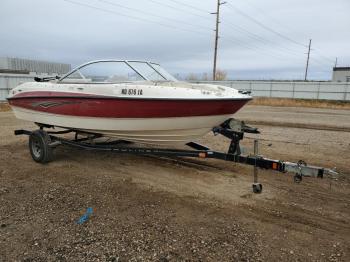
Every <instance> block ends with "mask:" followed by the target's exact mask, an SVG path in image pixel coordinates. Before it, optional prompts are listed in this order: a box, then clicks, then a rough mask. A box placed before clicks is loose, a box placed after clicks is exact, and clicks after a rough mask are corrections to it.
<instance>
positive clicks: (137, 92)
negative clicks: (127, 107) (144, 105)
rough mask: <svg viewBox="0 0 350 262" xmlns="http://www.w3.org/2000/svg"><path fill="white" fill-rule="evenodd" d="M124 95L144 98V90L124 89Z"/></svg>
mask: <svg viewBox="0 0 350 262" xmlns="http://www.w3.org/2000/svg"><path fill="white" fill-rule="evenodd" d="M122 95H133V96H136V95H138V96H142V95H143V90H142V89H128V88H123V89H122Z"/></svg>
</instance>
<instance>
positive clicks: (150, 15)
mask: <svg viewBox="0 0 350 262" xmlns="http://www.w3.org/2000/svg"><path fill="white" fill-rule="evenodd" d="M226 2H227V3H225V4H223V5H221V7H220V27H219V36H220V38H219V44H218V64H217V67H218V69H220V70H224V71H226V72H227V75H228V78H229V79H256V80H261V79H303V78H304V74H305V66H306V60H307V49H308V44H309V39H312V45H311V53H310V65H309V73H308V76H309V77H308V78H309V79H310V80H329V79H330V78H331V73H332V67H333V66H334V64H335V59H336V57H337V58H338V66H350V15H349V10H350V0H332V1H329V0H283V1H281V0H226ZM216 3H217V1H216V0H191V1H186V0H129V1H122V0H31V1H28V0H1V2H0V25H1V33H0V57H21V58H28V59H38V60H45V61H53V62H62V63H70V64H72V66H77V65H79V64H81V63H84V62H87V61H90V60H96V59H106V58H108V59H114V58H115V59H129V60H132V59H140V60H148V61H154V62H158V63H160V64H161V65H162V66H163V67H165V68H166V69H167V70H168V71H169V72H171V73H173V74H180V75H181V76H186V75H188V74H191V73H192V74H197V75H198V76H200V75H202V74H203V73H208V74H209V75H211V72H212V67H213V54H214V36H215V32H214V29H215V15H213V14H210V12H215V11H216Z"/></svg>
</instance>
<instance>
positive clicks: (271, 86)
mask: <svg viewBox="0 0 350 262" xmlns="http://www.w3.org/2000/svg"><path fill="white" fill-rule="evenodd" d="M271 97H272V82H270V98H271Z"/></svg>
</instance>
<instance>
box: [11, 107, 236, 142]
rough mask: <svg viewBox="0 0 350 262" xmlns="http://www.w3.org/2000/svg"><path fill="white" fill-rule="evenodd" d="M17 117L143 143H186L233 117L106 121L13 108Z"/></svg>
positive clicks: (107, 119) (112, 119)
mask: <svg viewBox="0 0 350 262" xmlns="http://www.w3.org/2000/svg"><path fill="white" fill-rule="evenodd" d="M12 109H13V111H14V113H15V115H16V117H17V118H19V119H23V120H27V121H31V122H36V123H45V124H47V125H52V126H56V127H63V128H66V129H74V130H80V131H86V132H91V133H98V134H102V135H103V136H106V137H115V138H119V139H123V140H128V141H134V142H141V143H157V144H158V143H186V142H189V141H192V140H195V139H198V138H200V137H202V136H203V135H205V134H206V133H208V132H210V131H211V130H212V128H213V127H214V126H218V125H220V124H221V123H223V122H224V121H225V120H227V119H228V118H230V117H232V114H225V115H211V116H189V117H167V118H103V117H82V116H71V115H59V114H51V113H46V112H39V111H34V110H28V109H24V108H21V107H15V106H12Z"/></svg>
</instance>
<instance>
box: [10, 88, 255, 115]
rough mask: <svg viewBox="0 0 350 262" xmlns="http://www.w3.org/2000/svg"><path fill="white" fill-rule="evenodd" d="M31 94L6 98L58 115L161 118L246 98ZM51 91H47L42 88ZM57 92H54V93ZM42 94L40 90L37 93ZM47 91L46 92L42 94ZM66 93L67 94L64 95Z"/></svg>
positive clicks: (232, 105)
mask: <svg viewBox="0 0 350 262" xmlns="http://www.w3.org/2000/svg"><path fill="white" fill-rule="evenodd" d="M31 93H32V94H31V97H29V96H26V95H23V96H21V98H22V99H21V98H20V96H16V97H15V99H9V103H10V105H12V106H16V107H21V108H25V109H29V110H34V111H40V112H46V113H51V114H59V115H71V116H85V117H112V118H164V117H190V116H209V115H226V114H233V113H235V112H236V111H238V110H239V109H240V108H241V107H242V106H243V105H244V104H245V103H247V102H248V101H249V100H247V99H242V100H239V99H234V100H229V99H223V100H218V99H215V100H181V99H179V100H176V99H172V100H167V99H164V100H162V99H157V100H154V99H142V98H133V99H119V98H115V97H114V98H111V97H109V98H110V99H104V98H105V97H103V98H102V97H96V96H94V95H93V97H86V98H88V99H86V98H84V97H81V96H82V94H79V96H76V97H74V95H72V94H74V93H65V95H66V96H67V97H62V93H59V94H60V97H52V94H50V95H51V97H38V96H35V97H33V92H31ZM46 93H51V92H46ZM56 94H57V93H56ZM41 95H43V94H41ZM46 95H48V94H46ZM68 95H69V97H68Z"/></svg>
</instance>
